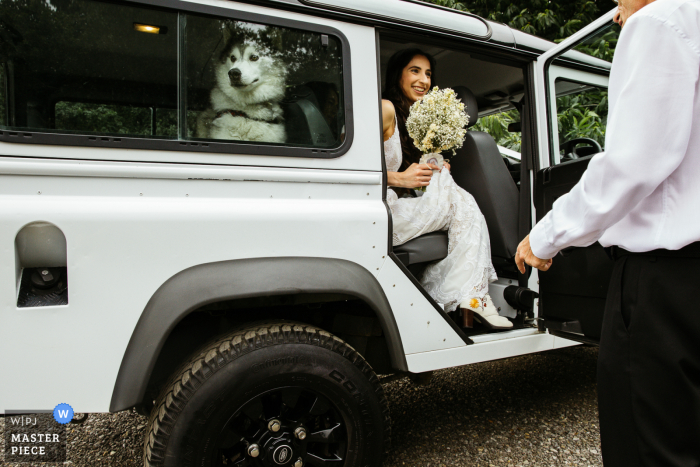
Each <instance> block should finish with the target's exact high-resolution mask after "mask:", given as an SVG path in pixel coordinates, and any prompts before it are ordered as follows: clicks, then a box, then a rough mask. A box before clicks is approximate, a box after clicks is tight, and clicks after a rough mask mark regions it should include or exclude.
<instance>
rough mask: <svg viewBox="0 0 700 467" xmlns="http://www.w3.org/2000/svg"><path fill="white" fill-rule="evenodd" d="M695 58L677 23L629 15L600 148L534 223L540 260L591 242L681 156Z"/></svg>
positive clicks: (690, 115) (699, 59)
mask: <svg viewBox="0 0 700 467" xmlns="http://www.w3.org/2000/svg"><path fill="white" fill-rule="evenodd" d="M699 67H700V56H699V55H698V53H697V51H696V48H695V47H694V46H693V45H692V43H691V42H690V41H689V40H688V39H687V37H686V36H685V35H684V34H683V33H682V32H681V31H680V30H678V29H677V28H676V27H675V26H674V25H672V24H670V23H668V22H665V21H663V20H661V19H658V18H656V17H650V16H645V15H639V16H637V15H633V16H632V17H630V19H629V20H628V21H627V23H626V24H625V27H624V29H623V32H622V34H621V35H620V39H619V42H618V45H617V51H616V55H615V58H614V62H613V70H612V76H611V82H610V107H609V110H610V113H609V115H608V126H607V132H606V141H605V142H606V148H605V152H603V153H600V154H597V155H596V156H594V157H593V158H592V159H591V161H590V163H589V166H588V169H587V170H586V172H585V173H584V174H583V177H581V180H580V181H579V183H578V184H576V186H574V188H573V189H572V190H571V192H570V193H569V194H567V195H564V196H562V197H561V198H559V199H558V200H557V201H556V202H555V203H554V205H553V207H552V210H551V211H550V212H549V213H548V214H547V215H546V216H545V217H544V218H543V219H542V220H541V221H540V222H539V223H538V224H537V225H536V226H535V227H534V228H533V230H532V232H531V233H530V245H531V248H532V251H533V253H534V254H535V255H536V256H537V257H538V258H542V259H549V258H552V257H554V256H555V255H556V254H557V253H558V252H559V251H560V250H562V249H564V248H567V247H570V246H588V245H590V244H592V243H594V242H596V241H597V240H598V239H599V238H600V237H601V236H602V235H603V233H604V232H605V230H606V229H608V228H609V227H611V226H612V225H614V224H616V223H617V222H619V221H620V220H621V219H622V218H623V217H625V216H626V215H627V214H628V213H630V211H631V210H632V209H634V208H635V207H636V206H637V205H638V204H639V203H640V202H641V201H642V200H643V199H644V198H646V197H647V196H649V195H650V194H651V193H653V192H654V190H655V189H656V188H657V187H659V185H661V184H662V183H663V182H664V180H666V178H668V176H669V175H670V174H671V173H673V171H674V170H676V168H678V166H679V165H680V163H681V162H682V160H683V158H684V157H685V153H686V150H687V148H688V143H689V140H690V132H691V128H692V121H693V105H694V104H693V102H694V99H693V97H694V95H695V86H696V82H697V80H698V74H699Z"/></svg>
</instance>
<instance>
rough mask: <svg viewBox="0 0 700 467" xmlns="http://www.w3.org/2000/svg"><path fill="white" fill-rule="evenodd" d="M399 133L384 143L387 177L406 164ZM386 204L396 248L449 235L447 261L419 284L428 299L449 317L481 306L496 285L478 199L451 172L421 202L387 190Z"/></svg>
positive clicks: (438, 178) (440, 177)
mask: <svg viewBox="0 0 700 467" xmlns="http://www.w3.org/2000/svg"><path fill="white" fill-rule="evenodd" d="M395 128H396V129H395V130H394V134H393V135H392V136H391V138H389V139H388V140H386V141H385V142H384V154H385V156H386V167H387V170H388V171H389V172H398V171H399V168H400V167H401V161H402V155H401V140H400V138H399V127H398V124H397V125H396V126H395ZM387 202H388V203H389V208H390V209H391V215H392V222H393V224H394V233H393V244H394V246H398V245H402V244H404V243H406V242H407V241H409V240H412V239H414V238H416V237H420V236H421V235H423V234H426V233H429V232H434V231H436V230H447V236H448V238H449V249H448V255H447V257H446V258H445V259H443V260H442V261H439V262H438V263H434V264H431V265H430V266H428V268H427V269H426V270H425V273H424V274H423V278H422V279H421V282H422V284H423V287H425V289H426V291H427V292H428V293H429V294H430V296H431V297H433V299H434V300H435V301H436V302H438V303H441V304H443V305H444V306H445V310H446V311H453V310H455V309H456V308H457V307H458V306H459V304H460V303H462V302H463V301H464V300H469V299H472V298H477V299H479V300H482V299H483V298H484V296H485V295H486V294H487V293H488V291H489V282H493V281H495V280H496V279H497V277H496V271H495V270H494V269H493V265H492V264H491V245H490V243H489V232H488V228H487V227H486V221H485V220H484V216H483V214H481V211H480V210H479V206H477V204H476V201H475V200H474V197H473V196H472V195H470V194H469V193H467V192H466V191H464V190H463V189H462V188H460V187H459V186H457V184H456V183H455V182H454V180H453V179H452V175H450V173H449V172H448V171H447V169H443V170H442V171H441V172H440V173H439V174H436V175H433V178H432V179H431V180H430V185H428V187H427V190H426V192H425V194H423V196H420V197H418V198H398V197H397V196H396V193H395V192H394V191H393V190H391V189H389V190H388V192H387Z"/></svg>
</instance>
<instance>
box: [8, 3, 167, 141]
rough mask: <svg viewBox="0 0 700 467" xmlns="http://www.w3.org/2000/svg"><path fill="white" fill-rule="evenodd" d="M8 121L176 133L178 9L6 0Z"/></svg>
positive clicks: (103, 131) (80, 129)
mask: <svg viewBox="0 0 700 467" xmlns="http://www.w3.org/2000/svg"><path fill="white" fill-rule="evenodd" d="M0 17H1V18H3V19H2V22H1V23H0V44H2V45H0V63H1V64H2V65H1V67H2V68H1V69H0V71H1V72H2V81H3V83H2V87H0V105H2V109H1V110H2V114H3V115H2V120H0V122H2V126H3V128H5V129H13V130H29V131H37V130H38V131H45V132H56V133H69V134H71V133H72V134H76V133H77V134H100V135H123V136H138V137H147V138H152V137H157V138H176V137H177V132H176V131H173V126H174V125H173V123H174V122H175V123H176V120H174V118H175V116H176V113H175V109H176V108H177V13H171V12H164V11H159V10H153V9H149V8H144V7H137V6H131V5H128V6H127V5H116V4H112V3H101V2H93V1H86V0H73V1H67V0H56V1H53V0H52V1H51V2H29V3H27V2H11V1H2V2H0Z"/></svg>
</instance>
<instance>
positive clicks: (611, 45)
mask: <svg viewBox="0 0 700 467" xmlns="http://www.w3.org/2000/svg"><path fill="white" fill-rule="evenodd" d="M619 36H620V27H619V26H618V25H617V24H614V23H610V24H609V25H608V26H606V27H604V28H602V29H601V30H599V31H598V32H596V33H595V34H594V35H592V36H590V37H588V38H587V39H586V40H584V41H582V42H581V43H580V44H578V45H577V46H576V47H574V48H573V51H572V53H573V54H579V56H580V54H585V55H588V56H589V57H591V58H592V59H593V60H590V59H589V63H590V64H591V65H593V66H599V67H600V68H602V69H605V68H606V67H607V69H609V67H610V64H611V63H612V60H613V57H614V55H615V48H616V46H617V40H618V38H619ZM571 58H578V57H576V55H572V56H571ZM605 62H607V63H605ZM555 63H559V64H561V63H562V61H561V59H557V60H555ZM555 68H556V67H552V70H554V69H555ZM576 76H577V73H576V72H575V71H568V72H565V73H564V76H563V77H557V78H556V79H555V81H554V90H555V94H556V113H557V120H556V124H557V130H558V131H557V133H558V147H552V154H551V156H552V160H551V163H552V164H554V165H556V164H559V163H562V162H568V161H571V160H575V159H579V158H581V157H586V156H591V155H593V154H597V153H599V152H602V151H603V150H605V132H606V128H607V122H608V89H607V87H605V86H603V85H601V76H603V75H599V76H598V79H592V78H591V77H590V75H589V76H585V75H582V74H578V76H579V77H580V79H578V80H577V79H576ZM604 81H605V84H606V85H607V77H605V79H604ZM552 125H554V122H552Z"/></svg>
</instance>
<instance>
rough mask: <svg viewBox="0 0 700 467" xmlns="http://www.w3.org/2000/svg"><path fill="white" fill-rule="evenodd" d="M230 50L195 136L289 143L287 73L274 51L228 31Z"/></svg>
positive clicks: (221, 61)
mask: <svg viewBox="0 0 700 467" xmlns="http://www.w3.org/2000/svg"><path fill="white" fill-rule="evenodd" d="M224 39H225V46H224V49H223V52H222V53H221V56H220V57H219V62H218V63H217V64H216V65H215V78H216V86H215V87H214V89H212V91H211V94H210V97H209V99H210V104H211V107H210V108H209V109H207V110H205V111H203V112H201V113H200V114H199V116H198V118H197V128H196V131H195V136H197V137H199V138H212V139H235V140H239V141H264V142H269V143H284V142H285V141H286V139H287V136H286V132H285V126H284V116H283V112H282V107H281V106H280V104H279V102H280V101H281V100H282V98H283V97H284V94H285V77H286V75H287V69H286V67H285V66H284V64H283V63H282V62H281V61H280V59H279V58H276V57H275V56H274V53H273V50H272V49H271V48H270V47H269V46H266V45H263V44H261V43H260V42H259V41H258V40H256V39H251V38H250V37H246V36H239V35H233V33H232V32H231V31H230V30H229V29H228V28H226V29H225V30H224Z"/></svg>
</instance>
